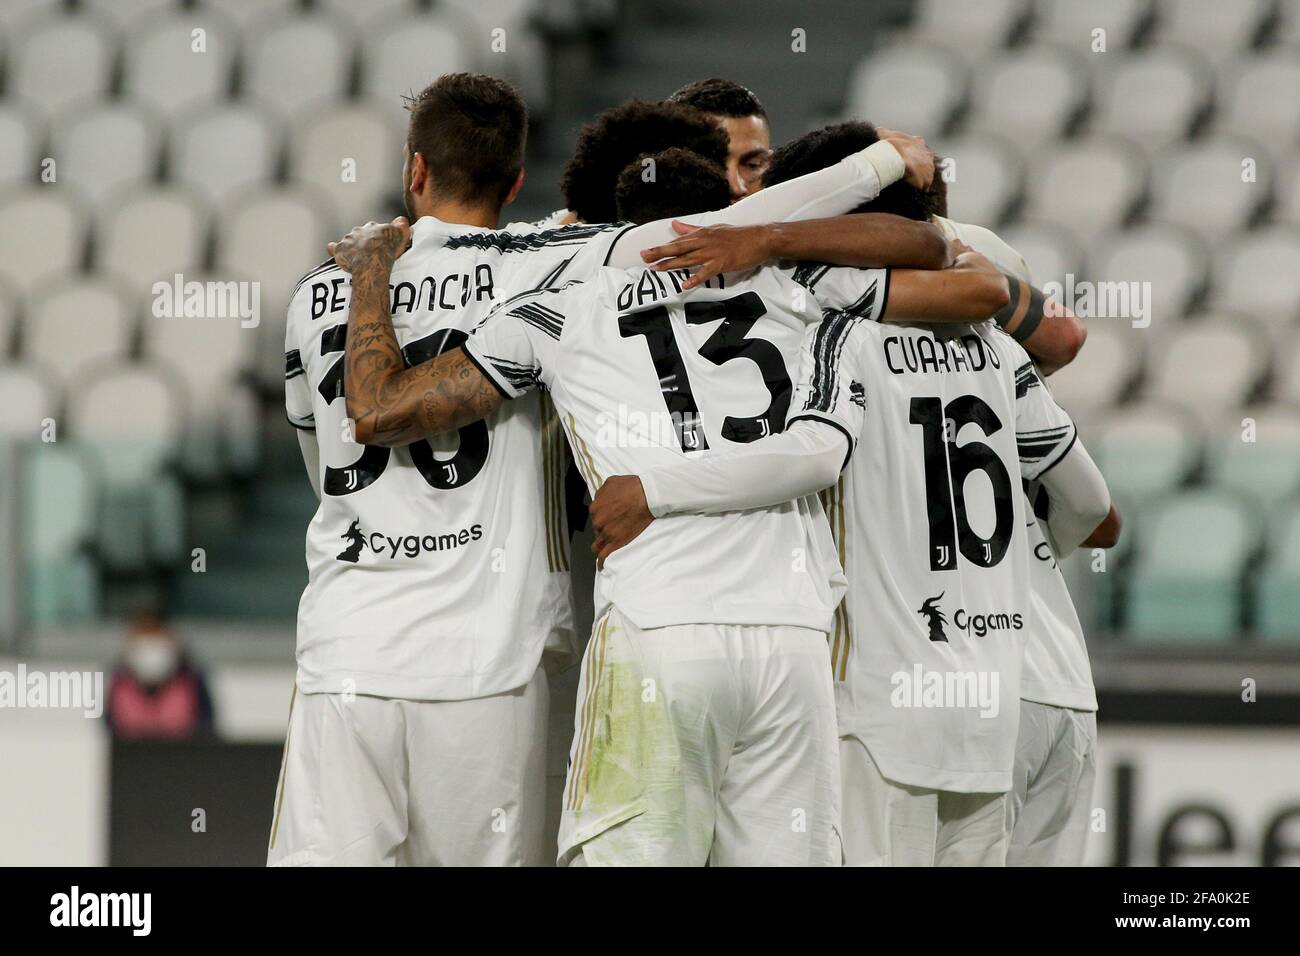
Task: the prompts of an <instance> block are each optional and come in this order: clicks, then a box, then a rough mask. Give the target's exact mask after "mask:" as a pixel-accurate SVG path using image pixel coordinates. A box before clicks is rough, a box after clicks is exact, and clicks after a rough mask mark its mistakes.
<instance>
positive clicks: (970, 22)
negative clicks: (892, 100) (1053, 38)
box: [908, 0, 1029, 57]
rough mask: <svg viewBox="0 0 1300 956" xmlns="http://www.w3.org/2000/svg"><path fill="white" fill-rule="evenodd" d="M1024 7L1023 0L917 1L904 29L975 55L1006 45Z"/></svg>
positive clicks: (961, 51) (1025, 0)
mask: <svg viewBox="0 0 1300 956" xmlns="http://www.w3.org/2000/svg"><path fill="white" fill-rule="evenodd" d="M1028 6H1029V4H1028V2H1027V0H982V2H980V3H968V2H966V0H919V2H918V3H917V5H916V13H915V15H914V16H913V18H912V23H911V26H910V28H909V31H908V32H909V33H910V35H911V36H913V37H918V38H922V37H923V38H925V39H930V40H938V41H941V42H946V43H949V44H951V45H952V46H953V48H954V49H955V50H956V51H957V52H958V53H960V54H962V55H969V56H972V57H978V56H982V55H983V54H984V53H986V52H987V51H990V50H995V49H997V48H999V47H1003V46H1006V45H1007V43H1008V42H1009V41H1010V40H1011V38H1012V36H1013V35H1014V33H1015V31H1016V29H1017V27H1018V26H1019V25H1020V23H1021V22H1022V21H1023V20H1024V18H1025V13H1026V10H1027V8H1028Z"/></svg>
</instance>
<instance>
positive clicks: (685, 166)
mask: <svg viewBox="0 0 1300 956" xmlns="http://www.w3.org/2000/svg"><path fill="white" fill-rule="evenodd" d="M651 163H653V165H651ZM651 170H653V174H652V175H647V173H648V172H650V171H651ZM615 196H616V197H617V199H618V218H619V219H623V220H626V221H628V222H635V223H643V222H654V221H655V220H656V219H671V218H673V217H675V216H685V215H688V214H690V213H693V212H705V211H708V210H710V209H723V208H725V207H726V205H727V204H728V203H729V202H731V187H730V186H729V185H728V184H727V171H726V170H725V169H724V168H723V167H722V166H721V165H719V164H718V163H716V162H714V161H713V160H711V159H707V158H706V157H704V156H701V155H700V154H699V153H695V152H692V151H691V150H689V149H681V148H680V147H676V146H674V147H673V148H671V149H665V150H660V151H659V152H657V153H649V154H646V155H645V156H639V157H637V159H636V161H635V162H632V163H629V164H628V165H627V168H625V169H624V170H623V172H622V173H620V174H619V177H618V187H617V188H616V189H615Z"/></svg>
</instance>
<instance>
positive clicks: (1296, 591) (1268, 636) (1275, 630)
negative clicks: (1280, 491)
mask: <svg viewBox="0 0 1300 956" xmlns="http://www.w3.org/2000/svg"><path fill="white" fill-rule="evenodd" d="M1269 524H1270V527H1269V533H1268V543H1267V550H1266V551H1265V562H1264V567H1263V569H1262V570H1261V571H1260V573H1259V575H1258V576H1257V578H1256V587H1255V602H1254V603H1255V622H1254V623H1255V633H1256V634H1257V635H1258V636H1259V638H1260V639H1261V640H1264V641H1270V642H1271V641H1279V642H1281V641H1285V642H1288V643H1296V642H1300V502H1293V503H1292V504H1291V506H1290V507H1289V508H1287V509H1285V510H1282V511H1280V513H1278V514H1277V516H1276V517H1273V516H1272V515H1270V522H1269Z"/></svg>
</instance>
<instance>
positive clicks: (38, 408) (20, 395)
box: [0, 363, 59, 441]
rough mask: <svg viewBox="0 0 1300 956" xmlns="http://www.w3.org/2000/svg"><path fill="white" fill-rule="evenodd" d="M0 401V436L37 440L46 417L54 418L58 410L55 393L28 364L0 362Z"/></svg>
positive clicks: (44, 378)
mask: <svg viewBox="0 0 1300 956" xmlns="http://www.w3.org/2000/svg"><path fill="white" fill-rule="evenodd" d="M0 404H3V405H4V410H5V413H4V414H3V415H0V438H8V439H13V440H14V441H39V440H41V438H42V437H44V436H43V435H42V431H43V429H44V427H45V424H44V423H45V421H46V419H53V418H55V416H56V415H57V414H58V412H59V393H58V390H57V389H55V388H54V386H53V385H52V384H51V383H50V380H49V379H48V378H47V377H46V376H45V375H43V374H42V373H41V372H40V371H38V370H37V369H36V368H34V367H32V366H31V365H29V364H24V365H16V364H12V363H5V364H0ZM56 426H57V419H56ZM55 436H56V438H57V437H58V432H57V431H56V432H55Z"/></svg>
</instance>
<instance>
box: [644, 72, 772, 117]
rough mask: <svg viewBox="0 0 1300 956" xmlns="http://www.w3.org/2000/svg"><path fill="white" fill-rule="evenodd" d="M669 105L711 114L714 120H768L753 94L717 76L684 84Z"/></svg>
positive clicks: (674, 94) (765, 111)
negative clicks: (749, 117) (723, 117)
mask: <svg viewBox="0 0 1300 956" xmlns="http://www.w3.org/2000/svg"><path fill="white" fill-rule="evenodd" d="M668 102H669V103H680V104H682V105H683V106H693V107H695V108H696V109H697V110H699V111H700V112H701V113H712V114H713V115H714V116H733V117H739V116H761V117H763V118H764V119H766V118H767V110H765V109H763V104H762V103H761V102H760V101H759V99H758V97H757V96H755V95H754V91H753V90H751V89H749V88H747V87H744V86H741V85H740V84H739V83H733V82H731V80H721V79H718V78H717V77H716V76H715V77H712V78H710V79H707V80H696V81H695V82H694V83H687V84H686V85H685V86H683V87H682V88H681V89H680V90H678V91H677V92H676V93H673V94H672V95H671V96H669V97H668Z"/></svg>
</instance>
